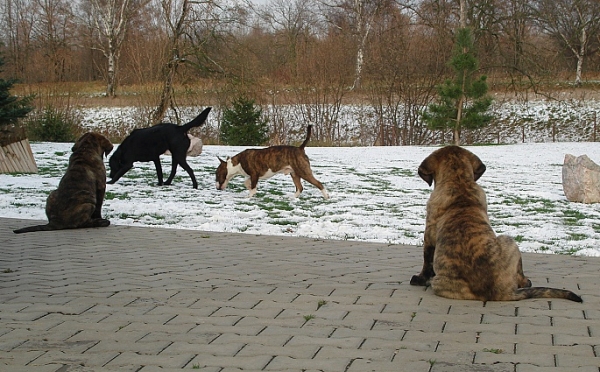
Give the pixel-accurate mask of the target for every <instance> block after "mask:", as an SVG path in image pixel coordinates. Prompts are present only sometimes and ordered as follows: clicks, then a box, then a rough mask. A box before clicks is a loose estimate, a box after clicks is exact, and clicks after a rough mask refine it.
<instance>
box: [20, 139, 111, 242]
mask: <svg viewBox="0 0 600 372" xmlns="http://www.w3.org/2000/svg"><path fill="white" fill-rule="evenodd" d="M112 149H113V145H112V143H110V141H109V140H108V139H107V138H106V137H104V136H103V135H101V134H98V133H86V134H84V135H83V136H81V138H79V140H77V142H76V143H75V145H73V148H72V151H73V154H71V157H70V158H69V166H68V168H67V171H66V173H65V175H64V176H63V178H62V179H61V180H60V183H59V184H58V188H57V189H56V190H54V191H52V192H51V193H50V195H48V199H47V200H46V216H48V224H46V225H37V226H31V227H25V228H22V229H18V230H14V232H15V233H17V234H20V233H26V232H33V231H50V230H62V229H77V228H83V227H106V226H108V225H110V221H109V220H107V219H104V218H102V216H101V209H102V203H103V202H104V194H105V191H106V168H105V167H104V159H103V156H106V155H108V154H109V153H110V152H111V151H112Z"/></svg>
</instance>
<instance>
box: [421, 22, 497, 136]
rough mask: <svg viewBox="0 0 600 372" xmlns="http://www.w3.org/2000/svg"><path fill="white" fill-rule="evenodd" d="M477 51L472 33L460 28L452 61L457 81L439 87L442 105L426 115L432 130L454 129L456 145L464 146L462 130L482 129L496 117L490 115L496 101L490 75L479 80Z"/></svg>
mask: <svg viewBox="0 0 600 372" xmlns="http://www.w3.org/2000/svg"><path fill="white" fill-rule="evenodd" d="M473 49H474V44H473V37H472V35H471V30H470V29H469V28H460V29H458V31H457V35H456V43H455V46H454V51H453V56H452V58H451V59H450V61H449V65H450V66H451V67H452V69H453V70H454V73H455V75H454V78H453V79H452V80H450V79H449V80H446V81H445V82H444V83H443V84H442V85H440V86H438V94H439V102H438V103H433V104H431V105H429V107H428V110H427V111H425V112H424V113H423V120H424V121H425V123H427V125H428V127H429V128H430V129H434V130H435V129H448V128H451V129H452V131H453V136H452V139H453V142H454V144H455V145H460V134H461V130H462V128H467V129H477V128H482V127H484V126H486V125H488V124H489V123H490V121H491V120H492V118H493V117H492V115H490V114H488V113H487V111H488V109H489V108H490V106H491V104H492V98H491V97H490V96H488V95H487V92H488V85H487V82H486V80H487V76H485V75H482V76H480V77H479V78H476V77H475V72H476V70H477V68H478V61H477V58H476V57H475V54H474V50H473Z"/></svg>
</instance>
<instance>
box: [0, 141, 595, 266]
mask: <svg viewBox="0 0 600 372" xmlns="http://www.w3.org/2000/svg"><path fill="white" fill-rule="evenodd" d="M71 146H72V144H66V143H33V144H32V149H33V152H34V154H35V158H36V161H37V164H38V167H39V173H38V174H33V175H26V174H16V175H9V174H2V175H0V185H1V186H0V216H2V217H13V218H27V219H41V220H44V219H46V217H45V214H44V206H45V199H46V197H47V195H48V193H49V192H50V191H51V190H53V189H55V188H56V186H57V184H58V182H59V180H60V178H61V177H62V175H63V174H64V171H65V169H66V166H67V163H68V158H69V155H70V148H71ZM467 148H468V149H469V150H471V151H473V152H474V153H475V154H476V155H478V156H479V157H480V158H481V159H482V160H483V162H484V163H485V164H486V166H487V172H486V173H485V174H484V175H483V177H482V178H481V179H480V181H479V183H480V184H481V186H482V187H483V188H484V190H485V191H486V193H487V197H488V204H489V214H490V220H491V223H492V226H493V228H494V229H495V231H496V232H497V233H506V234H509V235H511V236H513V237H514V238H515V239H516V240H517V241H518V243H519V246H520V248H521V250H522V251H527V252H546V253H559V254H577V255H588V256H600V245H599V244H598V242H599V241H600V204H592V205H586V204H578V203H570V202H568V201H567V200H566V198H565V196H564V193H563V189H562V173H561V171H562V164H563V160H564V157H565V154H573V155H576V156H579V155H582V154H586V155H588V156H589V157H590V158H591V159H592V160H594V161H595V162H596V163H600V145H599V144H598V143H591V142H580V143H528V144H518V145H502V146H473V147H467ZM241 150H243V148H241V147H231V146H205V147H204V152H203V154H202V155H200V156H199V157H195V158H188V160H189V163H190V165H191V166H192V168H193V169H194V170H195V174H196V178H197V179H198V183H199V188H198V189H197V190H195V189H193V188H192V186H191V181H190V179H189V177H188V175H187V173H186V172H185V171H183V170H182V169H181V168H179V169H178V172H177V177H176V178H175V181H174V183H173V185H171V186H163V187H159V186H156V172H155V170H154V165H153V164H152V163H136V165H135V167H134V169H132V170H131V171H130V172H129V173H127V174H126V175H125V177H123V178H122V179H121V180H119V182H118V183H117V184H114V185H107V195H106V201H105V203H104V208H103V215H104V216H105V217H107V218H109V219H110V220H111V222H112V223H113V224H116V225H135V226H162V227H167V228H179V229H195V230H205V231H227V232H242V233H248V234H266V235H286V236H305V237H314V238H319V239H348V240H359V241H370V242H387V243H389V244H413V245H420V244H421V243H422V240H423V230H424V227H425V204H426V203H427V199H428V197H429V194H430V192H431V188H430V187H428V185H427V184H426V183H425V182H424V181H422V180H421V179H420V178H419V176H418V175H417V167H418V166H419V164H420V163H421V161H422V160H423V159H424V158H425V157H426V156H427V155H428V154H430V153H431V152H432V151H434V150H435V147H346V148H320V147H310V145H309V147H307V148H306V152H307V154H308V156H309V157H310V159H311V164H312V168H313V171H314V173H315V176H316V177H317V179H319V180H320V181H321V182H323V184H324V185H325V186H326V187H327V189H328V190H329V193H330V195H331V199H329V200H324V199H323V198H322V196H321V193H320V192H319V191H318V190H317V189H316V188H315V187H313V186H312V185H310V184H308V183H306V182H305V183H304V186H305V189H304V192H303V193H302V195H301V196H300V198H297V199H294V198H293V193H294V185H293V183H292V180H291V178H290V177H289V176H283V175H277V176H275V177H273V178H271V179H270V180H266V181H260V182H259V185H258V193H257V195H256V196H255V197H254V198H248V197H247V191H246V190H245V188H244V186H243V179H242V178H241V177H237V178H234V179H233V180H232V181H231V182H230V184H229V187H228V189H227V190H225V191H218V190H217V189H216V187H215V173H214V172H215V169H216V167H217V165H218V160H217V158H216V157H217V156H221V157H225V156H231V155H234V154H236V153H238V152H239V151H241ZM170 168H171V166H170V158H169V157H167V156H163V171H164V172H165V173H166V174H167V175H168V172H169V171H170ZM174 244H176V242H174Z"/></svg>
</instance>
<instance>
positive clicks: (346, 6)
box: [321, 0, 391, 89]
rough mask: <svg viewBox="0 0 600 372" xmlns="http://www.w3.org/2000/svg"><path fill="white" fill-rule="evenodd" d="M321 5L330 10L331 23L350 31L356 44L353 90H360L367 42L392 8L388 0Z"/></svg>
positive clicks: (346, 0) (350, 0) (326, 1)
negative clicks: (383, 13) (373, 28)
mask: <svg viewBox="0 0 600 372" xmlns="http://www.w3.org/2000/svg"><path fill="white" fill-rule="evenodd" d="M321 3H322V4H323V5H324V6H325V7H326V8H327V9H329V10H330V15H329V22H331V23H332V24H333V25H334V27H336V28H338V29H340V30H344V29H345V28H348V30H346V31H349V32H351V34H352V35H353V38H354V39H355V42H356V58H355V68H354V82H353V84H352V89H355V88H360V86H361V83H362V78H363V69H364V64H365V50H366V47H367V41H368V38H369V35H370V33H371V29H372V27H373V23H374V22H375V19H376V18H377V17H378V15H379V14H380V13H381V12H382V11H384V10H385V9H386V7H388V6H390V4H391V1H388V0H332V1H329V0H322V1H321Z"/></svg>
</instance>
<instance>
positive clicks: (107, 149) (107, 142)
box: [102, 136, 114, 157]
mask: <svg viewBox="0 0 600 372" xmlns="http://www.w3.org/2000/svg"><path fill="white" fill-rule="evenodd" d="M102 148H103V149H104V157H108V154H110V152H111V151H112V150H113V148H114V146H113V144H112V143H111V142H110V140H109V139H108V138H106V137H104V136H102Z"/></svg>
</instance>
